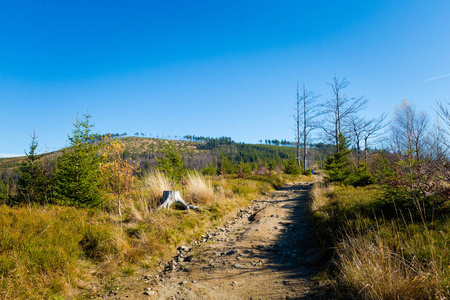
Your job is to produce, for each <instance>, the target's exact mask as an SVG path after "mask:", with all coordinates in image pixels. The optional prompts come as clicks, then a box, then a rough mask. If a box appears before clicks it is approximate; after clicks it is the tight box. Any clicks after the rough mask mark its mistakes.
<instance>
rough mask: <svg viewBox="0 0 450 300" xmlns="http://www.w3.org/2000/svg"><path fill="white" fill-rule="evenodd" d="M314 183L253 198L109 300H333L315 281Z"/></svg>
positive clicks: (105, 296)
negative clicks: (310, 198)
mask: <svg viewBox="0 0 450 300" xmlns="http://www.w3.org/2000/svg"><path fill="white" fill-rule="evenodd" d="M310 187H311V185H310V184H301V183H300V184H292V185H289V186H286V187H285V188H283V189H281V190H279V191H276V192H274V193H273V194H271V195H266V196H263V197H261V198H260V199H257V200H254V201H253V202H252V204H251V205H250V206H249V207H248V208H246V209H242V210H241V211H240V212H239V213H238V215H237V216H236V217H235V218H233V219H231V220H230V222H229V223H228V224H227V225H226V226H225V227H223V228H220V227H216V228H215V230H213V231H210V232H208V233H207V234H206V235H204V236H203V238H202V239H201V240H200V241H196V242H194V244H192V245H186V246H180V247H179V248H178V254H177V255H176V256H175V257H174V258H173V259H172V260H171V261H170V262H167V263H164V264H162V267H163V269H162V270H161V271H160V272H159V273H157V274H150V273H149V274H138V276H139V279H138V280H135V282H134V283H133V284H130V283H129V284H127V285H124V286H122V287H119V288H118V289H117V290H114V291H112V292H109V293H107V294H105V295H103V297H102V298H107V299H331V298H333V297H332V296H330V294H329V293H328V292H327V290H328V287H327V285H326V284H324V283H319V282H317V281H313V280H311V278H312V277H313V276H314V275H315V274H316V273H317V272H318V263H319V258H320V256H319V255H318V252H317V249H316V247H315V243H314V240H313V238H312V236H311V234H310V226H309V225H308V222H307V212H306V202H307V193H308V191H309V188H310Z"/></svg>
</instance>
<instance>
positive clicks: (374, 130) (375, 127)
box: [363, 113, 388, 163]
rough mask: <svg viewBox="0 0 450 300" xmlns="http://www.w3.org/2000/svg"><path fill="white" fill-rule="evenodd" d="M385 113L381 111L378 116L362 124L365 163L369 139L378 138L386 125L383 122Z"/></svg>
mask: <svg viewBox="0 0 450 300" xmlns="http://www.w3.org/2000/svg"><path fill="white" fill-rule="evenodd" d="M385 120H386V114H385V113H383V114H382V115H381V116H380V117H379V118H374V119H370V120H368V121H365V122H364V124H363V127H364V130H363V140H364V162H365V163H367V153H368V151H369V140H371V139H374V138H378V137H380V136H381V135H383V134H384V132H383V131H382V130H383V129H384V128H386V126H387V125H388V124H387V123H385Z"/></svg>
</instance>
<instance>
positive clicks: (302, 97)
mask: <svg viewBox="0 0 450 300" xmlns="http://www.w3.org/2000/svg"><path fill="white" fill-rule="evenodd" d="M318 98H319V96H317V95H315V94H314V93H313V92H311V91H308V90H307V89H306V87H305V83H303V87H302V89H301V90H299V83H298V82H297V111H296V112H297V114H296V116H295V121H296V126H297V127H296V137H295V138H296V146H297V163H298V165H299V166H300V141H301V139H302V138H303V171H306V169H307V165H308V162H307V142H308V136H309V134H310V133H311V131H313V130H314V129H316V128H317V124H316V123H315V122H314V119H315V118H316V117H317V116H318V115H319V111H318V110H317V107H318V104H317V99H318ZM301 126H302V128H301Z"/></svg>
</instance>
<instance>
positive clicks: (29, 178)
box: [16, 130, 47, 204]
mask: <svg viewBox="0 0 450 300" xmlns="http://www.w3.org/2000/svg"><path fill="white" fill-rule="evenodd" d="M37 146H38V142H37V138H36V133H35V131H34V130H33V135H32V136H31V144H30V150H29V152H26V153H25V154H26V155H27V158H26V160H24V161H23V162H22V164H21V166H20V169H19V179H18V182H17V189H18V195H17V201H16V202H18V203H31V202H34V203H40V204H45V203H46V202H47V195H46V192H47V188H46V180H45V175H44V170H43V168H42V166H41V164H40V162H39V155H37V153H36V149H37Z"/></svg>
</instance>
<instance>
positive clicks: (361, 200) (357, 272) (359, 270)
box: [310, 184, 450, 299]
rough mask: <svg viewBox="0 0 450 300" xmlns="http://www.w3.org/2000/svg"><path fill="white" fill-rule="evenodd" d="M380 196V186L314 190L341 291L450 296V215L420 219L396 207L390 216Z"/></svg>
mask: <svg viewBox="0 0 450 300" xmlns="http://www.w3.org/2000/svg"><path fill="white" fill-rule="evenodd" d="M380 195H381V192H380V191H379V189H378V188H376V187H374V186H369V187H363V188H361V187H360V188H353V187H347V186H340V185H335V186H324V185H322V186H320V185H319V184H317V185H316V186H315V187H314V188H313V190H312V192H311V198H312V199H311V205H310V208H311V216H312V219H313V221H314V224H315V227H316V229H317V233H318V236H319V237H320V241H321V243H322V249H323V253H324V254H326V255H328V256H330V257H331V256H334V254H333V253H335V254H336V255H337V258H338V259H337V260H336V261H335V263H336V265H337V266H338V273H339V275H338V277H337V286H338V290H340V291H341V292H343V293H346V294H347V296H348V297H356V298H362V299H440V298H444V297H448V296H450V292H449V286H450V285H449V284H450V268H449V265H450V249H449V247H448V246H449V242H450V237H449V235H448V233H449V231H450V219H449V218H448V216H445V215H441V216H440V217H439V218H437V219H436V220H432V221H422V222H417V221H414V219H413V218H412V217H410V212H408V211H400V210H396V208H395V206H393V207H391V208H390V209H392V210H396V212H394V213H393V212H391V211H389V215H390V216H391V217H390V218H389V219H387V218H385V215H387V214H388V212H387V211H383V209H387V208H386V206H382V205H381V206H380V205H379V204H380V203H382V201H383V199H382V198H380ZM380 207H382V209H380ZM396 215H397V217H394V218H393V217H392V216H396Z"/></svg>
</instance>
